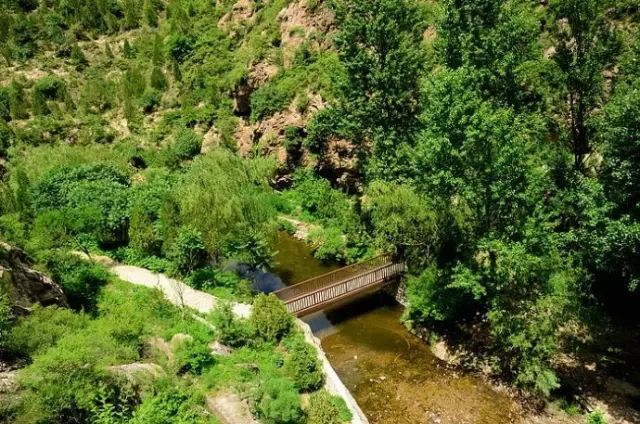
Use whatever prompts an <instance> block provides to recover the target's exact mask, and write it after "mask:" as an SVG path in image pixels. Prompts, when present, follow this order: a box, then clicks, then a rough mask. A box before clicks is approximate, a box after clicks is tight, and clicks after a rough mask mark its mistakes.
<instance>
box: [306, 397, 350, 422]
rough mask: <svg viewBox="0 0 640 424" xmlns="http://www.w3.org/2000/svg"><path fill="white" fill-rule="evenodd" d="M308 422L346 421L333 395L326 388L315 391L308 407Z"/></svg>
mask: <svg viewBox="0 0 640 424" xmlns="http://www.w3.org/2000/svg"><path fill="white" fill-rule="evenodd" d="M306 412H307V424H340V423H343V422H345V421H346V420H345V419H343V417H341V415H340V409H339V408H338V407H337V406H336V404H335V402H334V400H333V399H332V396H331V395H330V394H329V393H328V392H327V391H326V390H320V391H318V392H316V393H313V394H312V395H311V397H310V398H309V407H308V408H307V411H306Z"/></svg>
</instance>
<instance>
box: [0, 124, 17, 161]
mask: <svg viewBox="0 0 640 424" xmlns="http://www.w3.org/2000/svg"><path fill="white" fill-rule="evenodd" d="M13 138H14V134H13V130H12V129H11V127H10V126H9V125H7V123H6V122H4V120H2V119H0V156H6V154H7V150H8V149H9V147H11V144H12V141H13Z"/></svg>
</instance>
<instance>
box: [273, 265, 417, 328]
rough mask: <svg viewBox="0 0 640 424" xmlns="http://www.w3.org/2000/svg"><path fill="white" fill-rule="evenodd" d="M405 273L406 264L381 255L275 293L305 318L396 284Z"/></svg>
mask: <svg viewBox="0 0 640 424" xmlns="http://www.w3.org/2000/svg"><path fill="white" fill-rule="evenodd" d="M404 271H405V264H404V262H400V261H397V260H395V259H394V258H393V257H392V256H391V255H381V256H377V257H375V258H372V259H369V260H367V261H364V262H360V263H357V264H353V265H349V266H347V267H344V268H340V269H338V270H335V271H332V272H329V273H326V274H323V275H320V276H317V277H314V278H311V279H309V280H305V281H303V282H301V283H298V284H295V285H293V286H290V287H285V288H283V289H280V290H278V291H276V292H275V295H276V296H278V297H279V298H280V299H281V300H282V301H283V302H284V303H285V305H286V306H287V308H288V309H289V311H290V312H292V313H295V314H296V315H297V316H302V315H306V314H309V313H311V312H315V311H317V310H320V309H323V308H324V307H326V306H328V305H330V304H332V303H335V302H338V301H340V300H344V299H347V298H349V297H351V296H355V295H357V294H359V293H362V292H364V291H367V290H372V289H376V288H379V287H382V286H383V285H385V284H387V283H389V282H391V281H393V280H394V279H395V277H397V276H398V275H399V274H401V273H403V272H404Z"/></svg>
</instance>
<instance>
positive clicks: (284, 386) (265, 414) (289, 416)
mask: <svg viewBox="0 0 640 424" xmlns="http://www.w3.org/2000/svg"><path fill="white" fill-rule="evenodd" d="M256 409H257V412H258V415H259V416H260V417H261V418H262V419H263V420H264V422H265V423H267V424H297V423H301V422H303V419H304V415H303V413H302V409H301V408H300V396H299V395H298V393H297V392H296V390H295V388H294V387H293V386H292V385H291V383H289V382H288V381H287V380H284V379H281V378H270V379H268V380H266V381H264V380H263V381H262V382H261V384H260V386H259V388H258V393H257V402H256Z"/></svg>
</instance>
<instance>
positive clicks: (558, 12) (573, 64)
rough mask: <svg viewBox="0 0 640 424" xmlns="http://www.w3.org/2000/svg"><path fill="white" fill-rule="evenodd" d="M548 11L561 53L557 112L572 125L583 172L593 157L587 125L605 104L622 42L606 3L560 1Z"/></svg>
mask: <svg viewBox="0 0 640 424" xmlns="http://www.w3.org/2000/svg"><path fill="white" fill-rule="evenodd" d="M549 6H550V7H549V10H550V13H551V17H552V25H551V27H550V34H551V35H552V37H553V40H554V44H555V49H556V51H555V54H554V55H553V60H554V62H555V63H556V64H557V66H558V69H559V70H560V74H561V77H560V78H561V82H562V97H561V98H560V99H559V100H558V106H557V108H558V111H559V112H560V113H561V114H562V116H563V118H564V121H566V122H568V131H569V135H568V139H569V146H570V149H571V152H572V153H573V155H574V164H575V167H576V168H577V169H582V167H583V164H584V163H583V162H584V158H585V157H586V156H587V155H588V154H589V153H591V151H592V135H591V134H590V128H589V125H588V120H589V118H590V117H591V116H592V114H593V112H594V111H595V110H596V109H597V108H599V107H600V106H601V104H602V103H601V102H602V96H603V94H604V79H603V76H602V74H603V71H604V70H605V69H608V68H612V67H613V66H614V64H615V58H616V56H617V53H618V51H619V38H618V35H617V33H616V30H615V29H614V27H613V26H612V25H611V23H610V21H609V20H607V19H606V17H605V8H606V4H605V3H604V2H602V1H598V0H567V1H564V0H555V1H552V2H551V3H550V5H549Z"/></svg>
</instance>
